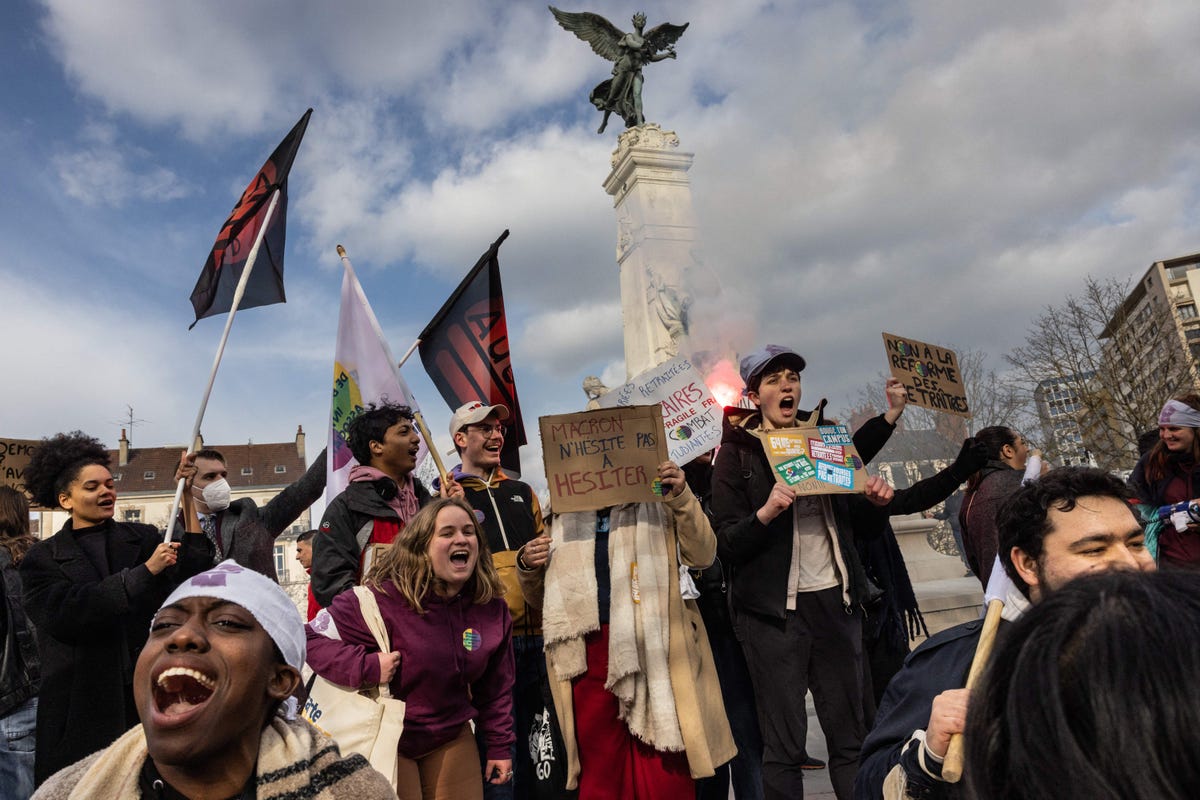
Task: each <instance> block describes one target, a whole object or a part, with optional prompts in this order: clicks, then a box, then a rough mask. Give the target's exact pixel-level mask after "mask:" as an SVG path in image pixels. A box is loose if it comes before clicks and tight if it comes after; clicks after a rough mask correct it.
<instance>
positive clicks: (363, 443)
mask: <svg viewBox="0 0 1200 800" xmlns="http://www.w3.org/2000/svg"><path fill="white" fill-rule="evenodd" d="M402 419H406V420H408V421H409V422H412V420H413V412H412V409H411V408H409V407H408V406H402V405H400V404H398V403H389V402H387V401H386V400H385V401H384V402H382V403H380V404H379V405H375V404H374V403H368V404H367V407H366V408H364V409H363V410H362V411H360V412H358V415H357V416H355V417H354V419H352V420H350V424H349V426H348V427H347V429H346V444H347V445H348V446H349V447H350V452H351V453H353V454H354V458H355V460H356V461H358V463H360V464H362V465H364V466H367V465H369V464H370V463H371V442H382V441H383V437H385V436H386V435H387V431H388V428H390V427H392V426H393V425H395V424H396V423H397V422H399V421H400V420H402Z"/></svg>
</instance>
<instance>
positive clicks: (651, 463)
mask: <svg viewBox="0 0 1200 800" xmlns="http://www.w3.org/2000/svg"><path fill="white" fill-rule="evenodd" d="M538 426H539V427H540V428H541V433H542V459H543V460H544V461H545V464H546V482H547V483H548V484H549V485H550V507H551V508H552V509H553V510H554V511H555V512H556V513H564V512H567V511H592V510H595V509H599V508H606V507H608V506H613V505H617V504H619V503H647V502H656V501H659V500H662V482H661V481H659V478H658V465H659V464H661V463H662V462H664V461H666V460H667V446H666V437H665V436H664V435H663V416H662V406H661V405H659V404H657V403H656V404H655V405H652V406H621V407H619V408H602V409H596V410H594V411H581V412H579V413H577V414H556V415H553V416H549V417H540V418H539V419H538Z"/></svg>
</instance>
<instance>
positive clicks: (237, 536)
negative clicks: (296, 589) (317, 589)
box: [176, 450, 326, 583]
mask: <svg viewBox="0 0 1200 800" xmlns="http://www.w3.org/2000/svg"><path fill="white" fill-rule="evenodd" d="M325 470H326V458H325V451H324V450H322V451H321V454H320V455H319V456H317V459H316V461H314V462H313V463H312V466H311V467H309V468H308V470H307V471H306V472H305V473H304V474H303V475H302V476H300V477H299V478H298V479H297V480H296V482H295V483H293V484H292V485H291V486H289V487H287V488H286V489H284V490H283V491H282V492H280V493H279V494H277V495H275V496H274V497H273V498H271V500H270V501H269V502H268V503H267V504H266V505H264V506H259V505H258V504H257V503H255V502H254V501H253V500H252V499H250V498H249V497H243V498H241V499H240V500H234V501H233V502H232V503H230V504H229V508H227V509H225V510H224V511H222V512H220V513H219V514H217V529H218V530H219V531H220V533H221V545H222V547H223V548H224V550H225V552H224V554H223V555H222V556H220V557H218V556H216V554H215V553H213V547H212V543H211V542H208V539H207V537H205V542H207V548H208V552H209V560H210V561H211V562H219V561H223V560H224V559H226V558H232V559H233V560H234V561H236V562H237V563H239V564H241V565H242V566H243V567H249V568H250V569H252V570H254V571H255V572H258V573H260V574H262V575H266V576H267V577H268V578H270V579H271V580H273V581H275V582H276V583H278V582H279V577H278V576H277V575H276V574H275V537H276V536H278V535H279V534H281V533H283V532H284V531H285V530H287V527H288V526H289V525H291V524H292V523H293V522H295V521H296V518H297V517H299V516H300V515H301V514H303V513H304V509H306V508H308V507H309V506H311V505H312V504H313V503H315V502H316V501H317V500H318V499H320V497H321V494H322V493H323V492H324V491H325ZM177 527H178V526H177ZM178 536H179V534H178V533H177V534H176V537H178Z"/></svg>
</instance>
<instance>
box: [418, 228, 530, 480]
mask: <svg viewBox="0 0 1200 800" xmlns="http://www.w3.org/2000/svg"><path fill="white" fill-rule="evenodd" d="M506 238H508V231H505V232H504V233H502V234H500V238H499V239H497V240H496V241H495V243H493V244H492V246H491V247H490V248H488V251H487V252H486V253H484V254H483V255H482V256H480V257H479V261H478V262H476V264H475V266H474V267H472V268H471V271H470V272H469V273H468V274H467V277H466V278H464V279H463V282H462V283H460V284H459V285H458V288H457V289H455V290H454V294H452V295H450V299H449V300H447V301H446V303H445V305H443V306H442V308H441V310H440V311H438V313H437V314H435V315H434V317H433V320H432V321H431V322H430V323H429V324H428V325H426V326H425V330H423V331H421V344H420V352H421V363H422V364H424V365H425V371H426V372H428V373H429V377H430V378H431V379H432V380H433V384H434V386H436V387H437V389H438V391H439V392H440V393H441V395H442V399H444V400H445V401H446V402H447V403H449V405H450V408H451V410H453V409H456V408H458V407H459V406H461V405H463V404H464V403H468V402H470V401H472V400H482V401H483V402H485V403H487V404H488V405H495V404H496V403H503V404H504V405H506V406H508V410H509V412H511V416H510V417H509V418H508V422H507V425H508V429H509V431H508V435H507V436H506V437H504V448H503V449H502V450H501V451H500V463H501V465H502V466H503V467H504V469H505V471H506V472H509V473H512V474H517V475H519V474H520V473H521V458H520V455H519V453H518V450H517V448H518V447H520V446H521V445H523V444H525V443H526V438H525V423H524V422H523V421H522V419H521V404H520V403H519V402H518V400H517V387H516V384H515V383H514V382H513V371H512V363H511V362H510V361H509V350H508V323H507V322H506V320H505V316H504V290H503V289H502V288H501V286H500V261H499V259H498V258H497V255H496V254H497V252H498V251H499V249H500V244H501V243H502V242H503V241H504V240H505V239H506Z"/></svg>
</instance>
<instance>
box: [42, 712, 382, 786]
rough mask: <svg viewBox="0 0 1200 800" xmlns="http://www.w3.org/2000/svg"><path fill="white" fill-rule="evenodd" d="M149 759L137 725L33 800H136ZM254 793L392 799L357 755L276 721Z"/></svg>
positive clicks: (263, 744)
mask: <svg viewBox="0 0 1200 800" xmlns="http://www.w3.org/2000/svg"><path fill="white" fill-rule="evenodd" d="M148 757H149V753H148V752H147V750H146V734H145V732H144V731H143V730H142V726H141V725H137V726H134V727H133V728H130V729H129V730H128V731H126V732H125V733H124V734H123V735H122V736H121V738H119V739H117V740H116V741H115V742H113V743H112V744H111V745H109V746H108V747H107V748H105V749H104V750H101V751H100V752H99V753H96V754H95V755H93V756H90V757H89V758H87V759H84V760H83V761H79V762H76V763H75V764H73V765H72V766H70V767H67V768H66V769H64V770H62V771H60V772H57V773H55V774H54V775H53V776H51V777H50V778H49V779H48V780H47V781H46V782H45V783H44V784H42V786H41V787H40V788H39V789H38V791H37V792H36V793H35V794H34V797H36V798H38V800H59V799H60V798H65V799H66V800H95V799H96V798H104V799H105V800H138V799H139V798H140V797H141V796H142V795H141V790H140V789H139V788H138V778H139V776H140V774H141V770H142V765H143V764H144V763H145V761H146V759H147V758H148ZM256 776H257V780H256V787H255V793H256V797H258V798H259V800H266V799H267V798H283V797H286V798H305V799H307V798H312V800H335V799H336V798H339V797H356V798H359V800H383V799H384V798H389V797H391V798H394V797H395V796H396V795H395V792H394V791H392V788H391V786H390V785H389V784H388V781H387V779H386V778H384V777H383V776H382V775H380V774H379V773H378V772H375V771H374V770H373V769H371V768H370V766H369V765H368V764H367V762H366V760H365V759H364V758H363V757H362V756H358V755H354V756H350V757H348V758H344V759H343V758H341V757H340V755H339V753H338V750H337V746H336V745H335V744H334V742H333V740H332V739H330V738H328V737H326V736H323V735H322V734H320V733H319V732H318V731H317V730H316V729H315V728H313V727H312V726H311V725H309V724H308V723H307V722H303V721H299V722H287V721H286V720H283V719H281V718H280V717H275V718H274V719H273V720H272V721H271V723H270V724H269V725H267V727H266V728H264V729H263V732H262V739H261V740H260V743H259V751H258V765H257V770H256Z"/></svg>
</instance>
